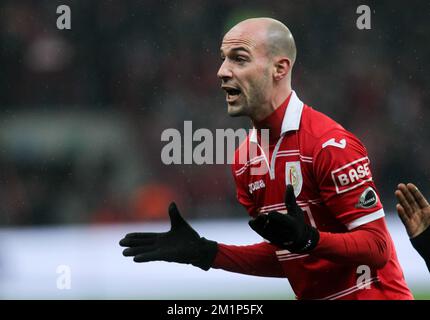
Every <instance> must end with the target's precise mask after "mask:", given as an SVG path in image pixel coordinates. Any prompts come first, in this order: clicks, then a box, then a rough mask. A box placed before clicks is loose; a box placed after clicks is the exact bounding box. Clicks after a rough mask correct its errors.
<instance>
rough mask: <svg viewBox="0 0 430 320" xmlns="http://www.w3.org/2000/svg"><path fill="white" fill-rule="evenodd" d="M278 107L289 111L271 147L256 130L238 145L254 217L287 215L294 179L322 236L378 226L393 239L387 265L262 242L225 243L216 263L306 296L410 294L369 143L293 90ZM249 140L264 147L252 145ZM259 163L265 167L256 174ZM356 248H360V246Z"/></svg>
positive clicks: (239, 176)
mask: <svg viewBox="0 0 430 320" xmlns="http://www.w3.org/2000/svg"><path fill="white" fill-rule="evenodd" d="M278 109H279V110H278ZM278 109H277V110H276V111H275V112H282V118H281V120H280V123H279V125H278V127H280V133H279V134H278V135H277V137H279V138H278V139H276V140H273V141H272V142H271V144H270V145H269V147H268V152H266V153H265V152H264V151H263V149H264V148H263V147H261V146H260V145H259V144H260V142H261V140H260V138H259V137H260V136H259V135H258V133H257V130H255V129H254V131H252V132H251V134H250V135H249V136H248V137H247V139H246V141H244V142H243V143H242V145H241V146H240V147H239V148H238V149H237V150H236V154H235V163H234V164H233V165H232V171H233V176H234V179H235V182H236V187H237V198H238V200H239V202H240V203H241V204H242V205H243V206H244V207H245V208H246V210H247V211H248V213H249V214H250V216H252V217H255V216H257V215H258V214H261V213H268V212H270V211H280V212H284V213H286V207H285V204H284V197H285V191H286V185H287V184H292V185H293V187H294V192H295V195H296V198H297V203H298V204H299V205H300V206H301V208H302V209H303V210H304V212H305V218H306V219H307V223H309V224H310V225H312V226H314V227H315V228H317V229H318V230H319V231H320V234H321V237H324V236H325V235H327V236H328V235H330V234H332V233H350V234H351V235H354V231H355V230H360V229H361V228H362V227H363V226H366V225H370V224H371V223H375V225H376V228H377V229H376V232H377V233H379V234H381V236H384V237H386V240H387V248H386V250H388V254H389V258H388V262H387V263H386V264H385V265H384V266H383V267H382V268H376V267H369V266H367V265H366V264H365V263H363V264H361V263H360V262H359V261H354V260H353V259H352V260H351V262H350V263H349V262H348V263H345V262H338V261H335V259H334V260H333V259H330V254H327V256H325V255H324V253H318V254H316V253H317V252H318V247H319V245H318V246H317V247H316V249H314V251H315V254H314V251H311V252H310V253H308V254H294V253H290V252H288V251H287V250H282V249H280V248H277V247H275V246H274V245H272V244H269V243H267V242H263V243H260V244H256V245H252V246H228V245H224V244H220V245H219V253H218V255H217V257H216V259H215V263H214V267H215V268H223V269H226V270H230V271H234V272H241V273H247V274H254V275H261V276H281V277H287V278H288V280H289V282H290V284H291V286H292V288H293V290H294V292H295V294H296V296H297V298H299V299H411V298H412V295H411V293H410V291H409V289H408V288H407V286H406V283H405V280H404V277H403V273H402V270H401V267H400V265H399V263H398V260H397V256H396V252H395V248H394V245H393V242H392V240H391V238H390V236H389V234H388V231H387V229H386V226H385V219H384V209H383V206H382V204H381V201H380V200H379V196H378V193H377V190H376V187H375V184H374V181H373V179H372V174H371V170H370V161H369V158H368V155H367V151H366V149H365V147H364V146H363V145H362V143H361V142H360V141H359V140H358V139H357V138H356V137H355V136H354V135H353V134H352V133H350V132H348V131H347V130H345V129H344V128H343V127H342V126H340V125H339V124H338V123H336V122H335V121H334V120H332V119H330V118H329V117H327V116H325V115H323V114H322V113H320V112H318V111H315V110H314V109H312V108H311V107H309V106H307V105H304V104H303V103H302V102H301V101H300V100H299V98H298V97H297V95H296V93H295V92H294V91H293V92H292V93H291V95H290V97H289V98H288V99H287V100H286V101H285V102H284V104H283V105H282V106H281V107H280V108H278ZM275 127H276V126H275ZM259 141H260V142H259ZM250 144H256V145H257V146H258V147H257V148H249V145H250ZM251 150H254V151H255V152H254V151H252V152H251ZM266 151H267V149H266ZM241 152H246V153H247V156H246V161H245V162H244V161H239V155H240V153H241ZM241 159H243V158H241ZM241 162H242V163H241ZM257 167H259V168H260V169H261V168H265V169H266V170H263V171H262V172H257V173H255V172H254V171H257V170H255V169H256V168H257ZM253 168H254V170H253ZM357 235H358V234H357ZM361 240H363V239H361ZM364 240H365V239H364ZM320 242H321V240H320ZM361 249H363V248H361ZM333 250H335V248H333ZM348 250H349V248H348ZM350 250H351V253H353V252H354V250H355V248H353V247H351V248H350Z"/></svg>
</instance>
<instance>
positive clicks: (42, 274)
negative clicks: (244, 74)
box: [0, 0, 430, 298]
mask: <svg viewBox="0 0 430 320" xmlns="http://www.w3.org/2000/svg"><path fill="white" fill-rule="evenodd" d="M61 4H66V5H69V6H70V8H71V16H72V28H71V30H58V29H57V27H56V20H57V17H58V14H57V13H56V8H57V6H58V5H61ZM359 4H367V5H369V6H370V8H371V9H372V29H371V30H358V29H357V27H356V19H357V17H358V14H357V13H356V8H357V6H358V5H359ZM429 13H430V5H429V4H428V3H426V2H425V1H408V2H407V4H406V3H405V2H403V1H374V2H372V1H371V2H369V1H367V2H354V1H352V2H346V1H330V2H327V1H273V3H270V4H264V2H263V1H233V0H220V1H197V0H185V1H180V2H174V1H153V0H147V1H119V0H115V1H83V0H81V1H66V0H64V1H52V0H51V1H48V0H40V1H26V0H22V1H21V0H20V1H12V0H3V1H2V2H1V3H0V123H1V125H0V297H3V298H25V297H30V298H47V297H53V298H87V297H96V298H97V297H100V298H112V297H114V298H130V297H131V298H151V297H153V298H166V297H170V298H171V297H173V298H177V297H180V296H181V295H182V294H183V295H182V296H183V297H191V298H196V297H197V298H198V297H202V298H205V297H209V298H213V297H219V298H223V297H227V298H231V297H233V298H248V297H252V298H267V297H268V298H290V297H291V292H290V291H288V287H289V286H288V284H287V283H286V281H284V280H276V281H274V280H273V279H255V278H252V277H243V276H239V275H231V274H227V273H224V272H222V273H219V272H218V271H210V272H208V273H200V271H192V272H191V273H189V272H190V271H189V270H190V268H189V267H186V266H177V265H175V266H171V265H168V264H165V263H152V264H145V265H133V264H132V263H131V261H129V260H127V259H125V258H123V257H122V256H121V248H120V247H119V246H117V242H118V240H119V239H120V238H121V237H122V236H123V234H124V233H125V232H129V231H138V230H143V229H145V228H146V229H148V228H149V229H151V228H153V230H160V228H161V229H163V228H164V229H163V230H165V229H166V228H167V224H166V217H167V212H166V208H167V205H168V203H169V201H171V199H176V201H177V202H178V203H179V206H180V209H181V211H182V212H183V214H184V216H185V217H186V218H187V219H189V220H190V221H191V222H192V223H195V224H197V226H200V228H201V229H199V231H202V234H204V235H205V236H206V237H209V235H210V236H211V237H212V238H213V239H214V240H223V239H225V240H226V241H233V242H241V243H244V244H245V243H251V242H252V241H258V238H256V237H255V235H253V233H252V232H251V231H250V230H248V229H247V225H246V220H247V219H246V212H245V210H244V209H243V208H241V207H240V206H239V205H238V203H237V202H236V200H235V198H234V195H235V192H234V184H233V179H232V177H231V174H230V169H229V167H228V166H227V165H202V166H198V165H172V166H166V165H164V164H163V163H162V162H161V159H160V153H161V149H162V147H163V146H164V144H165V143H163V142H161V140H160V136H161V132H162V131H163V130H164V129H167V128H177V129H178V130H179V131H181V132H182V131H183V129H182V128H183V122H184V121H186V120H192V121H193V128H194V129H197V128H208V129H210V130H211V131H213V132H214V130H215V129H217V128H222V129H223V128H234V129H236V128H241V127H244V128H248V127H249V122H248V121H247V120H246V119H237V118H236V119H231V118H229V117H228V116H227V114H226V106H225V101H224V100H225V98H224V94H223V92H222V91H221V90H220V83H219V81H218V79H217V78H216V72H217V70H218V67H219V65H220V58H219V45H220V41H221V39H222V36H223V34H224V33H225V32H226V31H227V30H228V29H229V27H231V26H232V25H233V24H234V23H235V22H237V21H239V20H241V19H243V18H246V17H252V16H270V17H274V18H277V19H279V20H281V21H283V22H284V23H285V24H286V25H288V26H289V27H290V29H291V31H292V33H293V35H294V36H295V40H296V44H297V48H298V58H297V62H296V65H295V68H294V74H293V88H294V89H295V90H296V92H297V93H298V95H299V96H300V97H301V98H302V100H303V101H305V102H306V103H308V104H309V105H311V106H313V107H315V108H316V109H318V110H320V111H322V112H325V113H326V114H328V115H329V116H331V117H332V118H334V119H335V120H337V121H338V122H340V123H341V124H342V125H344V127H345V128H347V129H348V130H350V131H352V132H353V133H354V134H356V135H357V136H358V137H359V138H360V139H361V140H362V141H363V142H364V144H365V145H366V147H367V149H368V152H369V155H370V158H371V160H372V164H371V165H372V171H373V176H374V179H375V181H376V185H377V186H378V189H379V192H380V194H381V198H382V201H383V203H384V206H385V209H386V212H387V213H388V215H389V216H390V217H389V218H390V219H389V221H390V227H391V228H392V229H391V230H392V232H394V231H395V232H397V233H396V234H395V235H393V238H395V240H396V241H397V242H396V245H397V246H399V247H401V248H404V253H403V251H402V252H401V253H399V256H400V257H403V260H402V259H401V263H402V265H403V266H404V268H405V275H406V278H407V280H408V282H410V285H411V287H412V288H413V289H414V293H415V294H416V295H417V297H424V298H426V297H430V295H427V291H428V292H429V293H430V282H429V279H430V277H429V275H428V272H427V271H426V269H425V266H424V263H423V262H422V261H421V260H420V258H419V257H418V256H417V255H416V254H415V252H413V249H412V247H410V245H409V244H408V239H407V237H405V235H404V234H403V233H404V230H403V229H402V228H403V227H402V226H401V225H399V221H398V219H397V218H396V217H395V199H394V196H393V192H394V189H395V186H396V185H397V183H398V182H400V181H414V182H415V183H416V184H417V185H418V186H420V188H421V189H422V191H423V193H424V194H425V195H427V196H430V188H429V186H430V183H429V177H430V172H429V170H430V162H429V159H430V150H429V148H427V143H426V142H428V141H430V139H429V138H430V129H429V126H428V124H427V121H426V119H427V118H428V115H429V109H428V107H426V106H427V105H428V104H429V102H430V101H429V99H430V95H429V91H428V87H429V85H430V81H429V77H430V75H429V72H428V68H427V59H428V57H429V56H430V45H429V44H428V35H429V31H430V23H429V22H428V16H429ZM157 228H158V229H157ZM204 232H205V233H204ZM97 235H99V236H97ZM233 235H237V237H234V236H233ZM101 251H102V252H110V253H112V254H106V255H105V256H103V255H101ZM409 251H410V252H409ZM68 253H69V254H68ZM79 253H80V254H79ZM48 261H49V264H47V263H48ZM61 264H66V265H67V264H69V265H71V270H72V277H74V278H72V279H75V280H72V281H74V282H73V283H74V285H73V287H72V289H71V290H69V291H68V292H67V293H66V292H65V291H64V290H63V291H61V290H58V289H56V288H55V279H56V278H57V277H58V274H56V272H55V266H56V265H61ZM107 266H115V268H113V267H112V268H108V267H107ZM406 266H407V268H408V269H407V268H406ZM154 268H155V269H154ZM109 270H110V271H109ZM151 270H152V271H151ZM110 272H111V273H110ZM151 272H152V273H151ZM186 273H188V274H189V275H188V276H187V277H188V278H187V279H188V283H189V288H194V289H193V290H194V291H190V292H189V294H187V293H184V292H183V291H181V290H184V285H183V283H182V284H181V283H176V282H175V280H174V279H175V277H177V276H178V274H180V275H181V276H183V275H185V274H186ZM100 274H103V275H104V276H105V278H103V277H100ZM133 277H141V278H139V279H140V280H139V281H140V282H139V281H137V282H136V279H133ZM145 277H147V278H145ZM106 279H107V280H106ZM109 279H110V280H111V281H113V280H112V279H116V280H115V281H116V282H115V281H113V283H115V284H114V285H112V288H111V289H109V290H108V289H107V286H108V285H107V284H106V282H105V281H109ZM145 279H147V280H148V281H149V280H152V281H153V282H150V283H151V286H153V285H156V282H157V281H158V280H159V281H160V282H163V283H170V284H171V286H170V287H169V286H167V287H165V290H163V288H164V287H163V286H161V287H160V288H159V289H157V290H155V289H154V287H150V286H149V285H148V283H149V282H145ZM238 279H239V280H238ZM80 281H81V282H80ZM205 281H208V282H207V284H209V283H212V284H213V285H214V286H215V283H218V284H220V285H221V284H222V285H223V286H225V288H226V289H225V290H224V291H223V289H220V290H219V292H218V291H217V292H216V295H214V294H212V295H211V293H210V289H209V288H207V289H206V290H203V289H202V290H203V291H201V292H200V291H199V290H198V289H196V288H197V287H199V286H205ZM211 281H212V282H211ZM235 281H239V282H237V283H235ZM253 281H254V282H253ZM280 281H282V288H284V287H285V288H286V289H285V290H286V291H283V290H284V289H281V287H280V286H279V283H281V282H280ZM79 283H81V287H79ZM84 283H85V285H84ZM145 283H146V285H145ZM175 284H176V285H177V286H175ZM121 285H123V286H125V289H124V290H122V291H121V290H120V289H119V288H120V286H121ZM229 285H230V286H235V287H237V286H239V287H241V288H243V290H246V292H242V291H237V292H236V291H234V290H232V289H229V287H228V286H229ZM254 286H255V287H254ZM271 286H272V287H271ZM45 287H46V288H45ZM51 287H52V288H51ZM127 287H128V290H127ZM43 288H45V289H46V290H45V289H43ZM115 288H117V289H118V290H116V291H115ZM252 288H254V289H255V290H254V291H252V290H253V289H252ZM271 288H272V289H273V291H271ZM427 288H428V289H427ZM51 289H52V290H51ZM154 290H155V291H154ZM190 290H191V289H190ZM229 291H230V292H236V293H237V294H236V295H234V294H231V295H229V294H228V292H229ZM73 292H74V293H73ZM106 292H109V293H106ZM192 292H194V293H192ZM197 292H198V293H197ZM196 295H198V296H196Z"/></svg>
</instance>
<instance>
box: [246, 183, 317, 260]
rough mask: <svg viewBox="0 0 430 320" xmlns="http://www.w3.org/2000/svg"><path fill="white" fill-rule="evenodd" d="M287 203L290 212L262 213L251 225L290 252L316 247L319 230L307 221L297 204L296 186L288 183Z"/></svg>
mask: <svg viewBox="0 0 430 320" xmlns="http://www.w3.org/2000/svg"><path fill="white" fill-rule="evenodd" d="M285 205H286V207H287V210H288V213H287V214H282V213H280V212H277V211H272V212H269V213H268V214H267V215H266V214H260V215H258V216H257V218H255V219H253V220H250V221H249V226H250V227H251V228H252V229H253V230H254V231H255V232H257V233H258V234H259V235H260V236H262V237H263V238H264V239H266V240H269V241H270V242H271V243H273V244H275V245H277V246H279V247H282V248H285V249H287V250H288V251H290V252H294V253H303V252H308V251H311V250H312V249H314V248H315V247H316V246H317V244H318V241H319V232H318V230H317V229H316V228H314V227H312V226H310V225H308V224H307V223H306V222H305V217H304V213H303V210H302V209H301V208H300V207H299V206H298V205H297V202H296V197H295V196H294V188H293V186H292V185H290V184H289V185H287V191H286V193H285Z"/></svg>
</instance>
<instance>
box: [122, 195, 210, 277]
mask: <svg viewBox="0 0 430 320" xmlns="http://www.w3.org/2000/svg"><path fill="white" fill-rule="evenodd" d="M169 217H170V223H171V228H170V230H169V231H168V232H163V233H152V232H139V233H129V234H127V235H126V236H125V238H123V239H121V241H120V242H119V244H120V246H122V247H128V248H127V249H125V250H124V251H123V255H124V256H126V257H134V258H133V260H134V261H135V262H149V261H167V262H177V263H187V264H193V265H194V266H197V267H200V268H202V269H204V270H208V269H209V268H210V266H211V264H212V261H213V259H214V257H215V255H216V252H217V250H218V249H217V243H216V242H214V241H209V240H206V239H205V238H201V237H200V236H199V234H198V233H197V232H196V231H195V230H194V229H193V228H192V227H191V226H190V225H189V224H188V223H187V222H186V221H185V220H184V218H182V216H181V214H180V213H179V210H178V208H177V206H176V204H175V203H174V202H172V203H171V204H170V206H169Z"/></svg>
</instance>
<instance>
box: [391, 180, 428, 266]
mask: <svg viewBox="0 0 430 320" xmlns="http://www.w3.org/2000/svg"><path fill="white" fill-rule="evenodd" d="M395 195H396V197H397V200H398V202H399V203H398V204H397V205H396V209H397V212H398V214H399V217H400V219H401V220H402V222H403V224H404V225H405V228H406V231H407V233H408V235H409V238H410V240H411V243H412V245H413V247H414V248H415V249H416V250H417V252H418V253H419V254H420V255H421V256H422V257H423V259H424V261H425V262H426V264H427V268H428V269H429V271H430V228H429V226H430V205H429V203H428V201H427V199H426V198H424V196H423V195H422V193H421V192H420V190H419V189H418V188H417V186H415V185H414V184H413V183H408V184H407V185H406V184H404V183H400V184H399V185H398V186H397V190H396V191H395Z"/></svg>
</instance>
